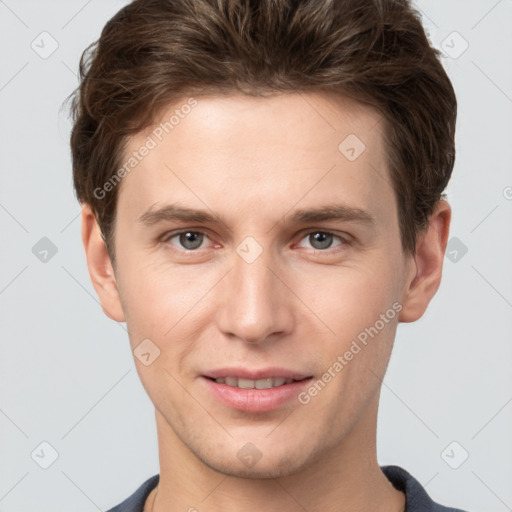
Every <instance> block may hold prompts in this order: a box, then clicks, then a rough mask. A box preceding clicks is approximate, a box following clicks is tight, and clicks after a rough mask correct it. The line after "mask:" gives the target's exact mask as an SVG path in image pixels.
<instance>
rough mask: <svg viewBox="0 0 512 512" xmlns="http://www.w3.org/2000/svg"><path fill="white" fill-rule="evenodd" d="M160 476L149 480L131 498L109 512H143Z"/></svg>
mask: <svg viewBox="0 0 512 512" xmlns="http://www.w3.org/2000/svg"><path fill="white" fill-rule="evenodd" d="M159 479H160V475H154V476H152V477H151V478H148V479H147V480H146V481H145V482H144V483H143V484H142V485H141V486H140V487H139V488H138V489H137V490H136V491H135V492H134V493H133V494H132V495H131V496H129V497H128V498H126V499H125V500H124V501H123V502H122V503H119V505H116V506H115V507H114V508H111V509H110V510H108V511H107V512H143V510H144V503H145V502H146V499H147V497H148V496H149V493H150V492H151V491H152V490H153V489H154V488H155V487H156V486H157V485H158V480H159Z"/></svg>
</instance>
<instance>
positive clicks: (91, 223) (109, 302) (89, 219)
mask: <svg viewBox="0 0 512 512" xmlns="http://www.w3.org/2000/svg"><path fill="white" fill-rule="evenodd" d="M82 242H83V244H84V249H85V256H86V258H87V268H88V269H89V275H90V276H91V281H92V285H93V286H94V289H95V290H96V293H97V294H98V297H99V299H100V303H101V308H102V309H103V312H104V313H105V314H106V315H107V316H108V317H109V318H111V319H112V320H115V321H116V322H124V321H125V316H124V312H123V308H122V307H121V300H120V297H119V291H118V289H117V283H116V278H115V274H114V269H113V267H112V263H111V261H110V256H109V255H108V252H107V246H106V245H105V241H104V240H103V237H102V235H101V230H100V227H99V226H98V223H97V221H96V217H95V216H94V213H93V212H92V210H91V207H90V206H89V205H88V204H85V205H84V206H83V208H82Z"/></svg>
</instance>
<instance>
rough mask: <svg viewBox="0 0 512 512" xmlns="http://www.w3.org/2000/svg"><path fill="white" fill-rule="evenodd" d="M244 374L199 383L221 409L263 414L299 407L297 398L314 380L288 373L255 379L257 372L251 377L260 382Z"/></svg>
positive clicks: (204, 377) (205, 378)
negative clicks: (283, 408)
mask: <svg viewBox="0 0 512 512" xmlns="http://www.w3.org/2000/svg"><path fill="white" fill-rule="evenodd" d="M219 373H223V374H222V375H219ZM237 373H238V372H237ZM244 373H245V375H243V376H240V375H239V374H236V373H233V372H217V375H202V376H201V382H202V383H203V385H204V388H205V391H206V392H207V393H208V394H209V395H210V396H211V397H212V398H214V399H215V400H216V401H217V402H219V403H220V404H221V405H224V406H226V407H228V408H229V409H235V410H237V411H243V412H245V413H263V412H269V411H273V410H276V409H279V408H281V407H283V406H284V405H285V404H291V403H293V402H294V401H295V402H296V406H298V405H300V402H299V401H298V397H299V394H300V393H301V391H303V390H304V388H305V387H306V386H308V385H309V383H310V382H311V381H312V380H313V376H304V375H298V374H292V373H290V372H279V373H278V372H275V373H274V375H275V376H270V375H269V372H265V373H267V375H266V376H265V377H262V376H261V375H258V376H256V375H254V373H257V372H253V375H251V376H253V377H259V378H249V376H248V375H247V373H248V372H244ZM283 373H285V374H284V375H283Z"/></svg>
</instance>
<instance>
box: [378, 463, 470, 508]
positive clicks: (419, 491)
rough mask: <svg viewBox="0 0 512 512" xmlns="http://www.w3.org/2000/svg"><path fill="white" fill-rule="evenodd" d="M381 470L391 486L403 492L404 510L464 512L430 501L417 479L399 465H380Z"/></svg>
mask: <svg viewBox="0 0 512 512" xmlns="http://www.w3.org/2000/svg"><path fill="white" fill-rule="evenodd" d="M381 470H382V472H383V473H384V474H385V475H386V477H387V479H388V480H389V481H390V482H391V483H392V484H393V487H395V489H398V490H399V491H402V492H403V493H404V494H405V496H406V503H407V505H406V509H405V512H466V511H464V510H460V509H458V508H450V507H445V506H443V505H439V504H438V503H435V502H434V501H432V499H431V498H430V496H429V495H428V494H427V491H425V489H424V488H423V486H422V485H421V484H420V483H419V482H418V480H416V479H415V478H414V477H413V476H412V475H411V474H410V473H408V472H407V471H406V470H405V469H403V468H401V467H399V466H382V467H381Z"/></svg>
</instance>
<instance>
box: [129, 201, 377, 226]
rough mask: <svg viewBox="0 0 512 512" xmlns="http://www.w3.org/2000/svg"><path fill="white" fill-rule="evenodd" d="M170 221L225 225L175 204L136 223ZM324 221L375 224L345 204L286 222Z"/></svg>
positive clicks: (299, 213) (296, 214)
mask: <svg viewBox="0 0 512 512" xmlns="http://www.w3.org/2000/svg"><path fill="white" fill-rule="evenodd" d="M286 216H287V214H285V215H284V217H286ZM170 221H180V222H197V223H200V224H222V225H224V226H225V225H226V224H227V223H226V221H225V219H224V217H223V216H221V215H217V214H214V213H211V212H208V211H206V210H198V209H195V208H186V207H183V206H178V205H176V204H169V205H165V206H162V207H161V208H158V209H153V207H151V208H149V209H148V210H147V211H146V212H144V213H143V214H142V215H141V216H140V217H139V219H138V222H140V223H142V224H144V225H146V226H153V225H155V224H158V223H160V222H170ZM326 221H352V222H354V221H355V222H362V223H365V224H368V225H372V224H375V217H374V216H373V215H371V214H370V213H369V212H367V211H365V210H362V209H360V208H355V207H352V206H349V205H345V204H330V205H325V206H321V207H318V208H308V209H300V210H295V211H294V212H293V213H292V214H291V216H290V218H289V220H288V222H291V223H293V224H301V223H308V222H326Z"/></svg>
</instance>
